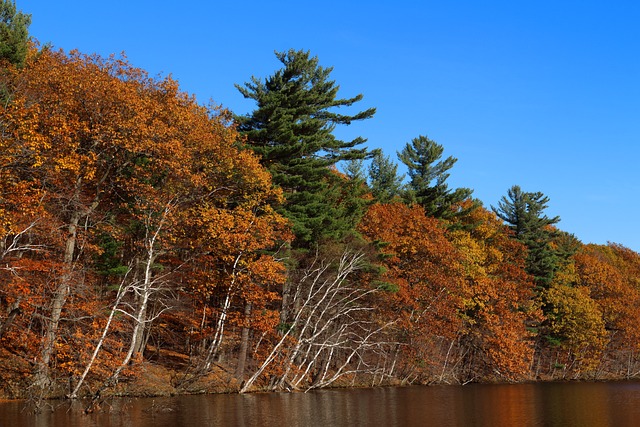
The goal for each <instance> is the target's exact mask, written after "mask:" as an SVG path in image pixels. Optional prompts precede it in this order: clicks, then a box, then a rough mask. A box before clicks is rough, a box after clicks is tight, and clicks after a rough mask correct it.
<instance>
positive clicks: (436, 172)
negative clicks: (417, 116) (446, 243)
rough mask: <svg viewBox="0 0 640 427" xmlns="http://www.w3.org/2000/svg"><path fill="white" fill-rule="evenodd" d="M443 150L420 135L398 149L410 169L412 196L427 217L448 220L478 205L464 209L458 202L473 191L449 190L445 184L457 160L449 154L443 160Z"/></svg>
mask: <svg viewBox="0 0 640 427" xmlns="http://www.w3.org/2000/svg"><path fill="white" fill-rule="evenodd" d="M443 152H444V148H443V147H442V145H440V144H438V143H436V142H435V141H433V140H431V139H429V138H427V137H426V136H422V135H420V136H418V137H417V138H414V139H412V140H411V143H407V144H406V145H405V147H404V148H403V149H402V151H401V152H398V158H399V159H400V161H402V163H404V164H405V165H407V167H408V168H409V178H411V180H410V181H409V189H410V190H411V193H410V197H409V198H410V199H412V200H415V201H416V202H417V203H418V204H419V205H421V206H422V207H423V208H424V210H425V212H426V214H427V215H428V216H432V217H435V218H443V219H448V218H452V217H454V216H460V215H464V214H466V213H468V212H469V211H470V210H472V209H475V208H476V207H477V204H475V203H474V204H473V205H470V206H469V207H468V208H467V209H464V210H460V209H459V207H458V205H459V203H460V202H462V201H463V200H465V199H468V198H469V197H470V196H471V194H472V193H473V190H471V189H469V188H456V189H455V190H451V189H449V186H448V185H447V183H446V180H447V178H449V173H448V172H447V171H448V170H449V169H451V168H452V167H453V165H454V164H455V163H456V161H457V159H456V158H454V157H451V156H449V157H447V158H446V159H444V160H440V159H441V158H442V153H443Z"/></svg>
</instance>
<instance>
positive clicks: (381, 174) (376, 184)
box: [369, 150, 404, 203]
mask: <svg viewBox="0 0 640 427" xmlns="http://www.w3.org/2000/svg"><path fill="white" fill-rule="evenodd" d="M403 178H404V175H398V165H396V164H395V163H393V162H392V161H391V159H390V158H389V157H388V156H385V155H384V154H382V152H381V151H379V150H378V151H376V152H375V153H374V155H373V159H372V160H371V164H370V165H369V185H370V187H371V193H372V194H373V198H374V199H375V200H376V201H377V202H380V203H389V202H391V201H392V200H393V199H394V198H396V197H399V196H400V195H401V193H402V187H403V185H402V179H403Z"/></svg>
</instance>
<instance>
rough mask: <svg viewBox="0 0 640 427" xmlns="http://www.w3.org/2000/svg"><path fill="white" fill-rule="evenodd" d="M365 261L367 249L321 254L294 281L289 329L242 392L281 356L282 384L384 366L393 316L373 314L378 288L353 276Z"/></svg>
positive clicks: (327, 379) (311, 382)
mask: <svg viewBox="0 0 640 427" xmlns="http://www.w3.org/2000/svg"><path fill="white" fill-rule="evenodd" d="M363 265H364V254H363V253H362V252H354V251H351V250H348V249H347V250H345V251H344V252H343V253H342V254H341V256H340V257H339V259H337V260H333V261H331V260H324V259H321V258H320V257H319V256H318V255H316V258H315V260H314V262H313V263H312V264H311V265H310V266H309V267H308V268H306V269H305V270H303V271H302V272H301V274H300V277H299V279H297V280H296V281H295V282H293V281H292V282H291V283H290V287H291V298H290V303H289V307H287V312H288V313H289V317H288V319H287V323H286V324H285V325H283V326H284V328H285V329H284V332H283V333H282V335H281V336H280V338H279V340H278V341H277V342H276V343H275V344H274V345H273V348H272V349H271V351H270V352H269V354H268V356H267V357H266V358H265V360H264V361H263V362H262V364H261V365H260V367H259V368H258V369H257V370H256V372H255V373H254V374H253V375H252V376H251V377H250V378H249V379H248V380H247V381H246V382H245V384H244V385H243V387H242V388H241V390H240V392H241V393H244V392H246V391H248V390H250V389H251V387H252V386H253V384H254V383H255V381H256V380H257V379H258V378H260V376H261V375H262V374H263V373H264V372H265V370H266V369H267V368H268V367H269V366H270V365H271V364H272V363H274V361H276V360H277V361H278V363H280V364H281V366H282V367H283V372H282V374H281V375H280V376H279V378H277V380H275V381H272V383H271V388H272V389H280V390H291V389H303V388H304V389H306V390H309V389H311V388H318V387H326V386H328V385H330V384H331V383H333V382H335V381H336V380H337V379H338V378H340V377H342V376H344V375H347V374H353V375H355V374H358V373H368V374H374V373H375V372H380V370H381V369H385V368H384V367H381V366H380V364H378V363H375V362H376V361H377V360H378V359H379V357H375V356H376V354H378V353H379V352H386V351H387V348H388V347H389V343H388V342H386V341H385V340H384V339H383V337H384V332H385V330H386V329H387V328H388V327H389V326H390V324H391V323H393V322H389V323H382V324H381V323H378V322H377V321H376V320H375V317H374V316H373V310H374V305H373V304H372V301H371V299H372V296H373V295H374V294H375V293H376V292H377V289H375V288H371V287H368V286H363V285H361V284H358V283H357V282H356V281H355V280H351V279H352V276H354V275H355V273H356V272H358V271H359V270H361V269H362V267H363ZM290 342H293V343H294V344H293V345H292V346H290V345H288V343H290Z"/></svg>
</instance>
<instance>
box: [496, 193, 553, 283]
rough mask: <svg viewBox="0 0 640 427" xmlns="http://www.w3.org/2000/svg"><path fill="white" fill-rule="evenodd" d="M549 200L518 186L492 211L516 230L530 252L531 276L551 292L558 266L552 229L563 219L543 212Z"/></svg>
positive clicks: (518, 238) (529, 267) (528, 261)
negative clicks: (552, 245) (553, 246)
mask: <svg viewBox="0 0 640 427" xmlns="http://www.w3.org/2000/svg"><path fill="white" fill-rule="evenodd" d="M548 202H549V198H548V197H547V196H545V195H544V194H542V193H541V192H535V193H530V192H525V191H522V189H521V188H520V187H519V186H518V185H514V186H513V187H511V188H510V189H509V190H508V192H507V196H502V199H501V200H500V201H499V202H498V207H497V208H495V207H493V206H492V207H491V208H492V209H493V211H494V212H495V214H496V215H498V217H499V218H501V219H502V220H504V221H505V222H506V223H507V224H508V225H509V227H510V228H511V229H512V230H513V232H514V235H515V238H516V239H517V240H519V241H520V242H522V243H524V244H525V246H527V248H528V250H529V254H528V256H527V272H528V273H529V274H531V275H533V277H534V280H535V282H536V286H537V287H538V288H548V287H549V285H550V284H551V280H552V279H553V274H554V272H555V270H556V267H557V264H558V256H557V254H556V251H555V250H554V249H553V248H552V247H551V242H552V240H553V238H554V236H555V235H556V230H555V228H553V227H551V226H552V225H553V224H556V223H557V222H559V221H560V217H559V216H555V217H553V218H549V217H548V216H547V215H545V214H544V213H543V212H544V210H545V209H546V208H547V203H548Z"/></svg>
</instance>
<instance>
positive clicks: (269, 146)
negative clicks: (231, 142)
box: [236, 49, 375, 246]
mask: <svg viewBox="0 0 640 427" xmlns="http://www.w3.org/2000/svg"><path fill="white" fill-rule="evenodd" d="M276 56H277V58H278V59H279V60H280V62H282V65H283V67H282V68H281V69H279V70H278V71H276V72H275V73H274V74H273V75H272V76H270V77H267V78H266V79H264V81H263V80H261V79H259V78H257V77H252V78H251V81H250V82H248V83H245V84H244V85H243V86H241V85H236V88H237V89H238V90H239V91H240V93H242V95H243V96H244V97H245V98H249V99H253V100H255V101H256V103H257V108H256V109H255V110H254V111H253V112H252V113H250V114H248V115H246V116H241V117H236V121H237V122H238V129H239V130H240V132H241V133H242V134H243V135H244V136H245V137H246V143H247V146H248V147H250V148H251V149H253V150H254V151H255V152H256V153H257V154H258V155H260V156H261V158H262V164H263V165H264V166H265V167H267V169H268V170H269V171H270V172H271V174H272V175H273V180H274V183H275V184H276V185H278V186H280V187H281V188H282V189H283V190H284V194H285V197H286V202H285V204H284V206H282V207H281V209H280V212H281V213H282V214H284V215H285V216H286V217H287V218H289V219H290V220H291V221H292V224H293V231H294V233H295V235H296V244H297V245H299V246H307V245H308V244H309V243H310V242H313V241H316V240H319V239H320V238H322V237H332V238H340V237H341V236H344V235H345V234H346V233H348V232H349V229H350V228H351V227H352V224H353V223H354V219H353V218H344V217H342V216H341V215H343V214H345V209H344V203H343V202H344V200H343V198H344V197H348V196H349V195H345V194H344V191H342V190H341V188H340V187H341V186H342V184H343V183H344V178H343V177H341V176H340V175H339V174H337V173H336V172H335V165H336V163H337V162H339V161H342V160H353V159H362V158H365V157H367V155H368V152H367V149H366V148H359V147H360V146H361V145H362V144H363V143H364V142H365V141H366V140H365V139H363V138H356V139H354V140H352V141H341V140H339V139H337V138H336V137H335V136H334V135H333V131H334V129H335V127H336V126H337V125H349V124H351V123H352V122H354V121H358V120H364V119H368V118H370V117H372V116H373V114H374V113H375V108H370V109H367V110H364V111H361V112H359V113H356V114H355V115H343V114H339V113H337V112H336V109H337V108H339V107H349V106H352V105H353V104H354V103H356V102H358V101H360V100H361V99H362V95H357V96H355V97H353V98H347V99H342V98H337V94H338V89H339V86H338V85H336V83H335V81H333V80H330V79H329V75H330V73H331V71H332V68H324V67H321V66H320V65H319V62H318V58H317V57H312V56H310V53H309V52H308V51H296V50H292V49H291V50H288V51H286V52H276ZM337 202H339V203H338V205H336V203H337ZM347 212H348V210H347Z"/></svg>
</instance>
